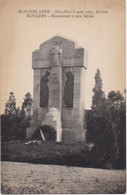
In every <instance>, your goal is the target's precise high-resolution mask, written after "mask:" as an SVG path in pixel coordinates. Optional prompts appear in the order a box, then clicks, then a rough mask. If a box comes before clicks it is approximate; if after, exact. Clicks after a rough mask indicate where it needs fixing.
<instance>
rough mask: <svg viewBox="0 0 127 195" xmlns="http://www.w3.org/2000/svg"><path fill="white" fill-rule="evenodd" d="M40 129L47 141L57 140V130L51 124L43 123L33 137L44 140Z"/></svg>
mask: <svg viewBox="0 0 127 195" xmlns="http://www.w3.org/2000/svg"><path fill="white" fill-rule="evenodd" d="M40 130H42V132H43V134H44V137H45V140H46V141H56V130H55V128H54V127H51V126H49V125H43V126H40V127H38V128H37V129H36V131H35V133H34V134H33V136H32V139H39V140H42V138H41V134H40Z"/></svg>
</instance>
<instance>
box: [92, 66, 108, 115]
mask: <svg viewBox="0 0 127 195" xmlns="http://www.w3.org/2000/svg"><path fill="white" fill-rule="evenodd" d="M94 78H95V87H94V88H93V92H94V95H93V98H92V109H94V110H97V111H98V109H101V107H102V105H103V104H104V102H105V94H104V92H103V91H102V79H101V73H100V70H99V69H97V72H96V74H95V77H94ZM100 111H101V110H100ZM99 113H100V114H101V112H99Z"/></svg>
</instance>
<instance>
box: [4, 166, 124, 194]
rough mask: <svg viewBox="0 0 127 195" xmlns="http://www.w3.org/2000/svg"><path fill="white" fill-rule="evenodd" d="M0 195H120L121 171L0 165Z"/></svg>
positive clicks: (121, 192) (122, 181)
mask: <svg viewBox="0 0 127 195" xmlns="http://www.w3.org/2000/svg"><path fill="white" fill-rule="evenodd" d="M1 168H2V177H1V181H2V188H1V190H2V193H3V194H123V193H126V182H125V174H126V172H125V170H104V169H92V168H81V167H70V166H57V165H37V164H36V165H35V164H30V163H15V162H2V164H1Z"/></svg>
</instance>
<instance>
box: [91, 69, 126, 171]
mask: <svg viewBox="0 0 127 195" xmlns="http://www.w3.org/2000/svg"><path fill="white" fill-rule="evenodd" d="M93 92H94V95H93V101H92V109H91V110H89V111H87V130H88V142H93V143H94V149H95V153H96V155H97V156H98V160H100V163H102V164H103V165H102V167H103V166H104V167H107V166H108V167H113V166H116V167H117V168H125V162H126V160H125V158H126V155H125V152H126V146H125V145H126V138H125V137H126V136H125V135H126V127H125V126H126V125H125V111H126V103H125V102H126V101H125V98H124V97H123V95H122V94H121V93H120V92H119V91H117V92H115V91H110V92H109V94H108V96H107V98H105V96H104V92H103V91H102V79H101V76H100V71H99V70H97V73H96V75H95V87H94V89H93Z"/></svg>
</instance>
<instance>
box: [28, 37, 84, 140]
mask: <svg viewBox="0 0 127 195" xmlns="http://www.w3.org/2000/svg"><path fill="white" fill-rule="evenodd" d="M86 63H87V52H86V51H85V50H84V49H83V48H78V47H76V43H75V42H73V41H71V40H68V39H65V38H63V37H61V36H54V37H53V38H51V39H50V40H48V41H46V42H44V43H43V44H41V45H40V48H39V50H36V51H34V52H33V54H32V68H33V69H34V94H33V118H32V120H31V122H30V127H29V128H27V135H26V136H27V138H30V137H31V136H32V134H33V133H34V131H35V130H36V129H37V127H38V126H41V125H50V126H52V127H54V128H55V130H56V133H57V140H56V141H58V142H60V141H62V142H64V143H75V142H78V141H84V140H85V138H86V129H85V128H84V118H85V117H84V96H85V94H84V91H85V86H84V85H85V69H86V68H85V67H86Z"/></svg>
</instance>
